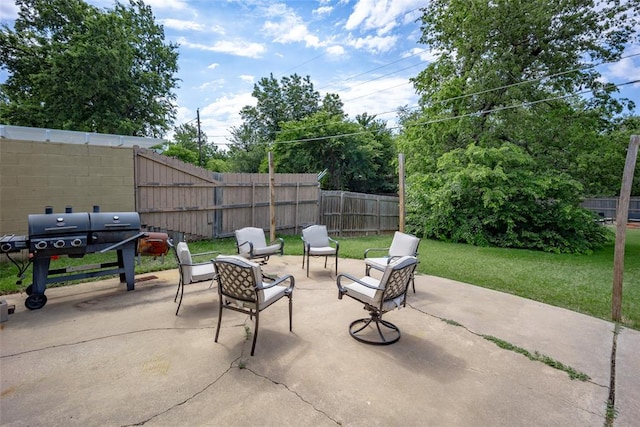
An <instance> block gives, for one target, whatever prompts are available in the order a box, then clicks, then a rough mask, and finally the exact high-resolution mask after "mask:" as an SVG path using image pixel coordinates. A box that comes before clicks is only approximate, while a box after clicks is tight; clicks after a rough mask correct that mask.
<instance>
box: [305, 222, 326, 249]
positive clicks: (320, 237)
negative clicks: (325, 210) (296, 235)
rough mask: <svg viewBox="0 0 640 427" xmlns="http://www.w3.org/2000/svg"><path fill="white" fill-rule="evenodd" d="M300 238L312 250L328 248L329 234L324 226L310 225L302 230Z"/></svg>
mask: <svg viewBox="0 0 640 427" xmlns="http://www.w3.org/2000/svg"><path fill="white" fill-rule="evenodd" d="M302 238H303V239H304V241H305V242H306V243H308V244H309V245H310V246H311V247H312V248H320V247H325V246H329V234H328V233H327V226H325V225H310V226H309V227H307V228H305V229H303V230H302Z"/></svg>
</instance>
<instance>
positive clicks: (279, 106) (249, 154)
mask: <svg viewBox="0 0 640 427" xmlns="http://www.w3.org/2000/svg"><path fill="white" fill-rule="evenodd" d="M252 96H253V97H254V98H256V101H257V102H256V105H255V106H251V105H247V106H245V107H243V108H242V110H241V111H240V116H241V118H242V124H241V125H240V126H234V127H232V128H231V140H230V146H229V162H230V165H231V167H232V168H233V170H234V171H237V172H258V170H259V168H260V164H261V163H262V162H263V159H265V156H266V153H267V152H268V145H269V144H270V143H272V142H273V141H275V139H276V135H277V133H278V132H279V131H280V128H281V124H282V123H284V122H289V121H292V120H293V121H295V120H301V119H303V118H305V117H308V116H310V115H311V114H314V113H316V112H318V111H319V110H320V108H321V107H322V105H321V103H320V94H319V93H318V92H317V91H316V90H315V89H314V88H313V83H312V82H311V78H310V77H309V76H306V77H304V78H303V77H300V76H299V75H297V74H293V75H291V76H289V77H283V78H282V79H280V81H278V80H277V79H276V78H275V77H274V76H273V74H270V75H269V77H263V78H261V79H260V80H259V81H258V82H257V83H256V84H255V85H254V87H253V92H252ZM325 99H330V100H331V102H332V104H331V105H332V107H333V108H334V110H335V108H336V106H338V105H339V106H340V107H341V105H342V104H341V102H340V99H339V97H338V96H337V95H335V96H333V95H329V97H328V98H327V97H325Z"/></svg>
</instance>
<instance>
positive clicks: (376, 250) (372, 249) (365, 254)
mask: <svg viewBox="0 0 640 427" xmlns="http://www.w3.org/2000/svg"><path fill="white" fill-rule="evenodd" d="M369 252H385V253H389V248H369V249H365V251H364V257H365V258H367V255H368V254H369Z"/></svg>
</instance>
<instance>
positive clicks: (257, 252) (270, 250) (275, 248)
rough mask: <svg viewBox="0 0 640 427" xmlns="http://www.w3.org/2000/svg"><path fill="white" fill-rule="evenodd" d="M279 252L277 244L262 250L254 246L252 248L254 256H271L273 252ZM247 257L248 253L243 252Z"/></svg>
mask: <svg viewBox="0 0 640 427" xmlns="http://www.w3.org/2000/svg"><path fill="white" fill-rule="evenodd" d="M279 250H280V245H279V244H275V245H269V246H265V247H263V248H258V247H256V246H254V247H253V253H254V255H271V254H273V253H274V252H278V251H279ZM245 253H246V254H247V255H249V253H248V252H245Z"/></svg>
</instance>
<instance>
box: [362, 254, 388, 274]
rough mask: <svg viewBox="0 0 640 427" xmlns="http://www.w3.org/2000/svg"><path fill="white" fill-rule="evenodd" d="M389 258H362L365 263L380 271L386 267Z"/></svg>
mask: <svg viewBox="0 0 640 427" xmlns="http://www.w3.org/2000/svg"><path fill="white" fill-rule="evenodd" d="M390 259H391V258H389V257H383V258H366V259H365V260H364V262H365V264H366V265H368V266H370V267H372V268H375V269H376V270H380V271H384V269H385V268H387V264H388V263H389V260H390Z"/></svg>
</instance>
